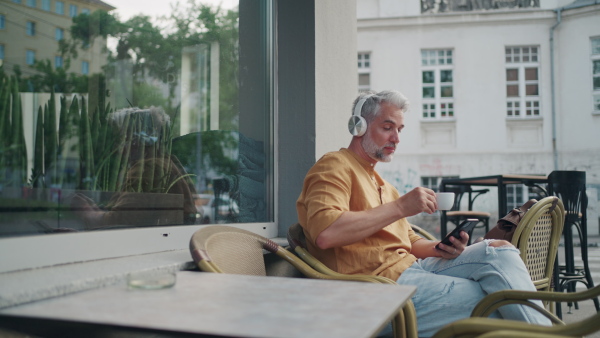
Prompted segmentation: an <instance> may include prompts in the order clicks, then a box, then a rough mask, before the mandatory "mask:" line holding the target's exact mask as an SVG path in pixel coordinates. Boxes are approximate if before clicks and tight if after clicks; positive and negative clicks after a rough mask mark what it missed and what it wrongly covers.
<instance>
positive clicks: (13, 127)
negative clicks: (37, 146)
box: [0, 72, 27, 187]
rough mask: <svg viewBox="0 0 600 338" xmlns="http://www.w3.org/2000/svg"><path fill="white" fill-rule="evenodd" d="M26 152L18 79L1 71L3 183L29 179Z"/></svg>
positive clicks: (0, 169) (0, 176) (0, 166)
mask: <svg viewBox="0 0 600 338" xmlns="http://www.w3.org/2000/svg"><path fill="white" fill-rule="evenodd" d="M26 156H27V151H26V145H25V135H24V133H23V114H22V112H21V98H20V96H19V91H18V80H17V78H16V77H12V78H10V77H8V76H6V75H4V73H3V72H0V186H14V187H21V186H22V185H23V184H24V183H25V180H26V178H25V176H26V171H27V157H26Z"/></svg>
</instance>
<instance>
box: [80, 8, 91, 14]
mask: <svg viewBox="0 0 600 338" xmlns="http://www.w3.org/2000/svg"><path fill="white" fill-rule="evenodd" d="M81 14H87V15H90V9H89V8H82V9H81Z"/></svg>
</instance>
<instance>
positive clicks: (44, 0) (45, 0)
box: [42, 0, 50, 11]
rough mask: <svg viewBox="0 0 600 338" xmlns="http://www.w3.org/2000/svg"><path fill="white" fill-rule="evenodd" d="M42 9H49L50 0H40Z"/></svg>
mask: <svg viewBox="0 0 600 338" xmlns="http://www.w3.org/2000/svg"><path fill="white" fill-rule="evenodd" d="M42 9H43V10H45V11H50V0H42Z"/></svg>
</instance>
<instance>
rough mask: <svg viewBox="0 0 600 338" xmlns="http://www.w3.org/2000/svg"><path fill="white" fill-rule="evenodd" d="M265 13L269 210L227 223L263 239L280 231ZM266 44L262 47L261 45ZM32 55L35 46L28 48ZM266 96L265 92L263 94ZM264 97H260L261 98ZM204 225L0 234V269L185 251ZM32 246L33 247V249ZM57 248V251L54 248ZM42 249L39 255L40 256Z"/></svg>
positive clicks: (268, 15)
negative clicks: (256, 217)
mask: <svg viewBox="0 0 600 338" xmlns="http://www.w3.org/2000/svg"><path fill="white" fill-rule="evenodd" d="M265 7H266V11H263V12H262V13H261V18H264V20H262V21H261V24H264V25H265V26H266V29H262V30H261V32H263V33H262V34H264V35H262V36H263V37H264V40H265V41H264V43H263V44H261V47H260V50H261V53H260V54H261V55H263V56H262V57H261V62H264V68H265V69H266V73H264V76H265V79H267V80H268V81H269V84H268V85H267V86H266V87H265V95H267V94H268V100H265V101H262V102H264V104H265V105H266V106H267V108H268V111H267V112H266V115H265V119H266V120H265V123H267V121H268V124H269V126H268V127H267V128H266V129H265V130H264V132H265V133H267V134H265V139H264V141H265V142H268V143H269V144H268V146H266V148H265V151H267V152H268V155H267V157H266V162H270V163H269V164H268V165H266V168H265V170H266V172H265V175H266V176H267V177H268V181H267V182H266V183H265V185H266V188H265V189H266V194H267V197H266V198H267V201H268V203H269V206H268V208H267V215H268V216H267V219H266V221H260V222H255V223H228V225H230V226H233V227H240V228H244V229H246V230H249V231H252V232H255V233H257V234H259V235H262V236H265V237H267V238H274V237H276V236H277V235H278V218H279V215H278V209H279V205H278V199H277V197H276V196H277V192H278V189H277V188H276V185H277V182H278V178H279V174H278V156H279V155H278V151H277V144H278V142H277V135H278V129H279V128H278V118H277V105H276V104H277V102H278V101H277V95H276V94H277V81H276V80H277V79H278V76H277V74H276V69H277V64H276V60H277V58H276V55H277V52H276V49H277V48H276V42H275V39H276V36H275V29H276V28H275V27H276V19H275V1H272V0H268V1H267V4H266V5H265ZM263 48H264V49H263ZM27 53H34V54H33V55H34V58H35V51H34V50H27ZM265 98H267V96H265ZM259 99H260V100H262V98H259ZM204 226H206V225H181V226H178V225H173V226H164V227H143V228H127V229H119V230H112V229H107V230H103V231H91V232H71V233H63V234H57V235H54V236H47V235H31V236H20V237H3V238H0V256H3V257H14V259H10V260H0V273H2V272H8V271H16V270H22V269H31V268H39V267H47V266H54V265H58V264H68V263H74V262H85V261H91V260H99V259H109V258H118V257H126V256H133V255H142V254H148V253H159V252H167V251H174V250H187V244H188V243H189V239H190V237H191V236H192V235H193V233H194V232H195V231H197V230H198V229H199V228H201V227H204ZM32 247H33V248H36V250H31V248H32ZM57 248H60V249H57ZM40 253H43V254H40Z"/></svg>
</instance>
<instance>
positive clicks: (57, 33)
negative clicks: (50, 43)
mask: <svg viewBox="0 0 600 338" xmlns="http://www.w3.org/2000/svg"><path fill="white" fill-rule="evenodd" d="M64 38H65V30H64V29H62V28H60V27H56V29H55V30H54V40H56V41H60V40H62V39H64Z"/></svg>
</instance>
